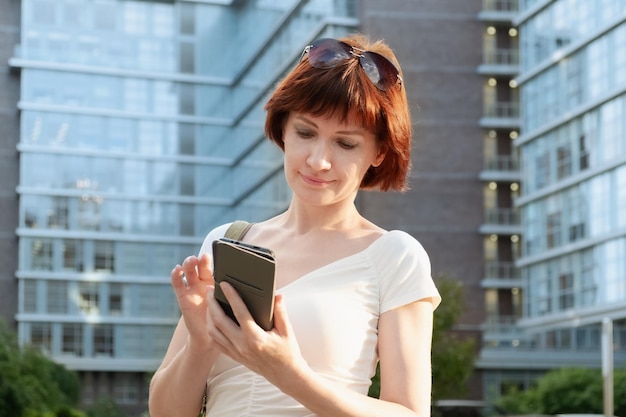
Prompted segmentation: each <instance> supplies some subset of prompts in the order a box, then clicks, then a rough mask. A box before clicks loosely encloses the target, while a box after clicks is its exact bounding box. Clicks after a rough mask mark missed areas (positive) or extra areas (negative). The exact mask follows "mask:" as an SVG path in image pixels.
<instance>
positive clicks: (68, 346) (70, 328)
mask: <svg viewBox="0 0 626 417" xmlns="http://www.w3.org/2000/svg"><path fill="white" fill-rule="evenodd" d="M62 331H63V336H62V347H61V351H62V352H63V353H65V354H70V355H75V356H82V354H83V344H82V340H83V328H82V326H81V325H80V324H78V323H64V324H63V328H62Z"/></svg>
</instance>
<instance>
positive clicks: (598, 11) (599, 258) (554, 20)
mask: <svg viewBox="0 0 626 417" xmlns="http://www.w3.org/2000/svg"><path fill="white" fill-rule="evenodd" d="M515 23H516V25H517V26H518V27H519V30H520V40H521V44H520V50H521V57H522V60H521V62H520V73H519V76H518V78H517V81H518V84H519V85H520V88H521V103H522V112H521V114H522V118H521V126H522V134H521V136H520V137H519V138H518V140H517V141H516V147H517V148H518V149H519V152H520V154H521V175H522V183H523V188H522V193H521V195H520V198H519V199H518V200H517V206H518V207H519V209H520V212H521V219H522V228H523V234H524V244H523V248H522V254H521V257H520V259H519V260H518V263H517V265H518V267H519V268H520V271H521V276H522V279H523V280H524V285H525V287H526V297H525V301H524V317H523V320H521V321H520V322H519V323H518V324H519V326H520V328H522V329H524V330H525V331H526V332H527V334H530V335H531V336H532V339H531V340H532V343H533V348H534V349H535V350H537V351H547V352H548V353H547V354H546V355H544V356H543V357H542V359H543V360H542V361H537V362H536V366H541V365H544V364H545V365H548V366H550V367H555V366H556V367H558V366H567V365H580V366H590V367H600V363H601V362H600V357H599V355H598V353H599V351H600V346H601V343H600V341H601V336H600V335H601V323H602V321H603V320H604V319H609V320H611V321H612V322H613V328H614V336H613V337H614V349H615V352H614V353H615V364H616V366H622V367H623V366H624V364H625V363H626V351H625V350H626V1H623V0H607V1H603V2H601V4H596V3H592V2H586V1H581V0H578V1H563V0H557V1H526V2H523V7H522V9H521V10H520V14H519V16H517V17H516V19H515ZM563 353H567V354H565V355H564V354H563Z"/></svg>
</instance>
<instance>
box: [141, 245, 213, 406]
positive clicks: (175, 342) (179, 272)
mask: <svg viewBox="0 0 626 417" xmlns="http://www.w3.org/2000/svg"><path fill="white" fill-rule="evenodd" d="M209 262H210V259H209V257H208V256H207V255H203V256H202V257H201V258H197V257H195V256H190V257H188V258H187V259H185V261H184V262H183V265H182V266H180V265H177V266H176V267H175V268H174V269H173V270H172V272H171V274H170V278H171V281H172V287H173V288H174V291H175V293H176V297H177V299H178V304H179V306H180V309H181V312H182V317H181V319H180V321H179V322H178V325H177V326H176V330H175V331H174V335H173V336H172V340H171V341H170V345H169V347H168V349H167V352H166V354H165V357H164V358H163V362H162V363H161V365H160V366H159V368H158V369H157V371H156V372H155V374H154V376H153V377H152V381H151V382H150V396H149V401H148V405H149V410H150V415H151V416H152V417H171V416H177V417H187V416H188V417H197V415H198V413H199V411H200V407H201V403H202V394H203V392H204V388H205V386H206V381H207V377H208V374H209V371H210V370H211V366H212V365H213V363H214V361H215V358H216V357H217V355H218V354H219V351H218V350H217V349H215V347H214V346H213V342H212V340H211V338H210V337H209V335H208V333H207V330H206V329H207V320H208V317H207V315H208V311H207V302H206V296H207V291H209V290H210V288H212V284H213V276H212V274H211V271H210V270H209V266H208V265H209ZM183 274H184V277H185V280H186V282H187V284H186V285H185V283H184V282H183V279H182V277H183Z"/></svg>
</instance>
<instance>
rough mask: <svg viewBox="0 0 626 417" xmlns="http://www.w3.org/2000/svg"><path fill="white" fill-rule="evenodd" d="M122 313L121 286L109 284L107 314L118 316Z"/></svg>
mask: <svg viewBox="0 0 626 417" xmlns="http://www.w3.org/2000/svg"><path fill="white" fill-rule="evenodd" d="M123 313H124V302H123V297H122V284H117V283H110V284H109V314H110V315H112V316H119V315H122V314H123Z"/></svg>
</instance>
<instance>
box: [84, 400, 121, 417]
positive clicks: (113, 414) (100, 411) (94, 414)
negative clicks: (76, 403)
mask: <svg viewBox="0 0 626 417" xmlns="http://www.w3.org/2000/svg"><path fill="white" fill-rule="evenodd" d="M87 416H88V417H124V413H123V412H122V410H121V409H120V408H119V407H118V406H117V404H116V403H115V401H113V399H111V398H108V397H103V398H100V399H99V400H98V401H97V402H96V403H95V404H94V405H93V406H92V407H91V408H90V409H89V410H87Z"/></svg>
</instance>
